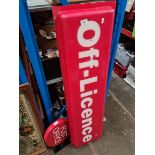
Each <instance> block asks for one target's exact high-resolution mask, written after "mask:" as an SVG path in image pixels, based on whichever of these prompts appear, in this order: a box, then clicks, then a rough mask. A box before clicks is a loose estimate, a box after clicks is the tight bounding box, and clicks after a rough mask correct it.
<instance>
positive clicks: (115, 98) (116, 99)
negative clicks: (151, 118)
mask: <svg viewBox="0 0 155 155" xmlns="http://www.w3.org/2000/svg"><path fill="white" fill-rule="evenodd" d="M109 94H110V95H111V96H112V98H113V99H114V100H115V101H116V103H117V104H118V105H119V106H120V107H121V108H122V109H123V110H124V111H125V112H126V113H127V114H128V115H129V116H130V118H131V119H133V120H135V118H134V117H133V116H132V115H131V114H130V112H129V111H128V110H127V109H126V107H125V106H124V105H123V104H122V103H121V101H120V100H119V99H118V98H117V97H116V96H115V95H114V93H113V92H112V91H111V90H109Z"/></svg>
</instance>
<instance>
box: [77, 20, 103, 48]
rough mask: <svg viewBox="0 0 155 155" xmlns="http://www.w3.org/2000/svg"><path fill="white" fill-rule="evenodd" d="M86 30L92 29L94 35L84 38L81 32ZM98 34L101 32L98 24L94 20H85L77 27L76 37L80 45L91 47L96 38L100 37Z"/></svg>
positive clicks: (96, 40)
mask: <svg viewBox="0 0 155 155" xmlns="http://www.w3.org/2000/svg"><path fill="white" fill-rule="evenodd" d="M88 30H93V31H94V32H95V35H94V36H93V38H90V39H85V38H84V37H83V34H84V33H85V32H86V31H88ZM100 34H101V30H100V26H99V24H98V23H97V22H95V21H87V22H86V23H84V24H82V25H81V26H80V27H79V29H78V34H77V39H78V42H79V44H80V45H81V46H83V47H91V46H93V45H95V44H96V43H97V42H98V40H99V38H100Z"/></svg>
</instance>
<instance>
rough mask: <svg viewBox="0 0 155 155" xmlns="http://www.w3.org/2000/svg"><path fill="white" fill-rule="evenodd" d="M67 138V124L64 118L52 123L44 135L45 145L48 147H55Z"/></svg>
mask: <svg viewBox="0 0 155 155" xmlns="http://www.w3.org/2000/svg"><path fill="white" fill-rule="evenodd" d="M67 137H68V124H67V120H66V119H64V118H59V119H57V120H56V121H55V122H53V123H52V124H51V125H50V126H49V127H48V128H47V130H46V132H45V134H44V140H45V143H46V145H48V146H50V147H54V146H57V145H59V144H61V143H62V142H64V140H65V139H66V138H67Z"/></svg>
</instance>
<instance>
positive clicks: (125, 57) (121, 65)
mask: <svg viewBox="0 0 155 155" xmlns="http://www.w3.org/2000/svg"><path fill="white" fill-rule="evenodd" d="M133 58H134V55H133V54H131V52H130V51H128V50H126V49H125V48H124V46H123V44H118V48H117V53H116V57H115V65H114V72H115V73H116V74H118V76H119V77H121V78H124V77H125V76H126V71H127V69H128V66H129V63H130V62H131V61H132V60H133Z"/></svg>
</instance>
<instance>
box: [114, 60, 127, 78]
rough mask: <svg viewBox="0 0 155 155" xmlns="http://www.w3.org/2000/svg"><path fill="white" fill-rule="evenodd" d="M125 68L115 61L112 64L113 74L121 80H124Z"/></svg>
mask: <svg viewBox="0 0 155 155" xmlns="http://www.w3.org/2000/svg"><path fill="white" fill-rule="evenodd" d="M127 69H128V66H127V67H123V66H121V65H120V64H119V63H118V62H116V61H115V63H114V72H115V73H116V74H117V75H118V76H119V77H121V78H124V77H125V75H126V71H127Z"/></svg>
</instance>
